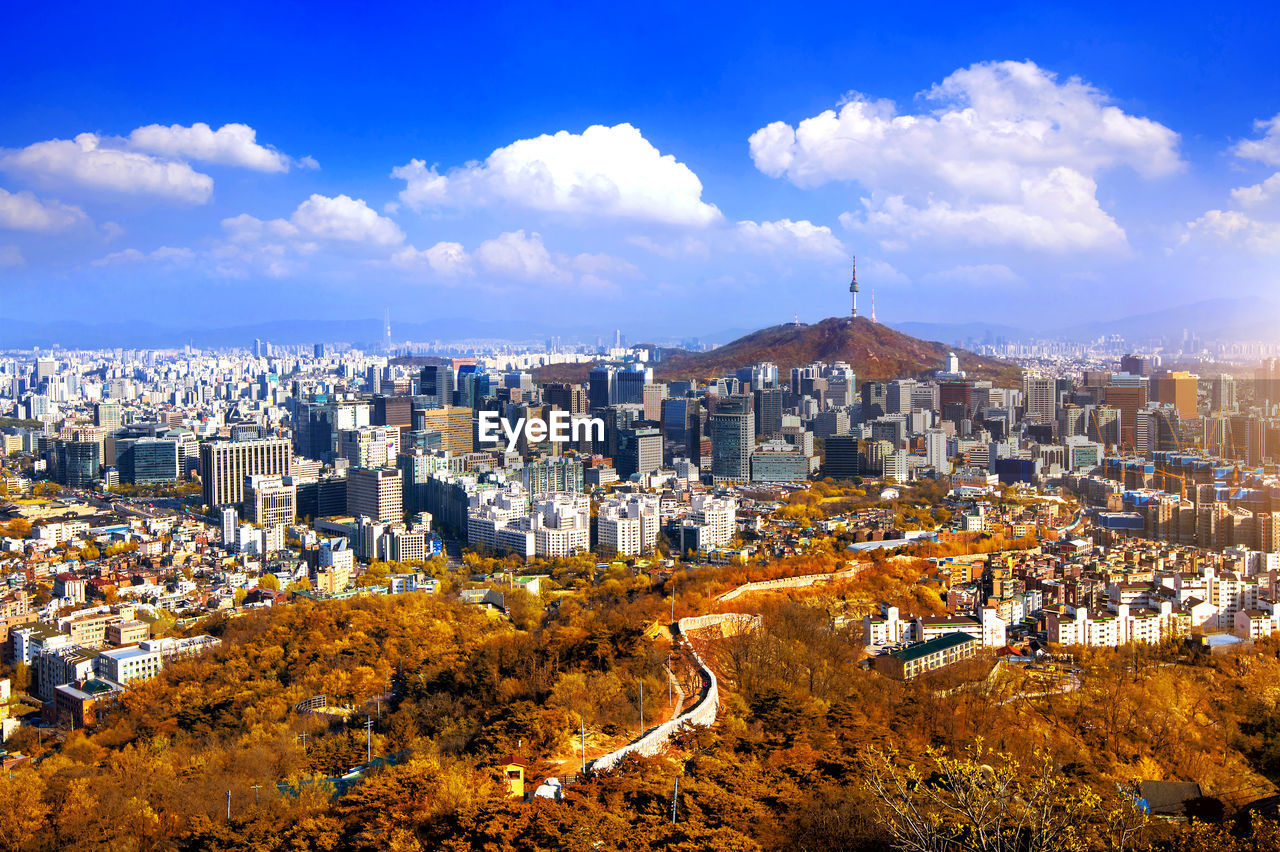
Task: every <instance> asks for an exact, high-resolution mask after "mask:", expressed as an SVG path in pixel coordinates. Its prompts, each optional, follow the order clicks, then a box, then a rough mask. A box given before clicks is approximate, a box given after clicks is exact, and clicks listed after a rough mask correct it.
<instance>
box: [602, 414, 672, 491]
mask: <svg viewBox="0 0 1280 852" xmlns="http://www.w3.org/2000/svg"><path fill="white" fill-rule="evenodd" d="M613 466H614V468H615V469H616V470H617V471H618V478H619V479H622V480H627V479H630V478H631V476H632V475H633V474H640V475H641V476H644V475H646V474H650V473H653V472H654V471H656V470H659V469H661V468H662V431H661V430H659V429H658V428H656V426H652V425H641V424H640V423H636V424H633V425H632V426H630V427H628V428H625V429H620V430H619V431H618V450H617V452H616V453H615V454H614V456H613Z"/></svg>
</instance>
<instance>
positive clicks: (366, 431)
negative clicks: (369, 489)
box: [338, 426, 400, 467]
mask: <svg viewBox="0 0 1280 852" xmlns="http://www.w3.org/2000/svg"><path fill="white" fill-rule="evenodd" d="M399 452H400V430H399V428H398V427H395V426H363V427H361V428H359V429H343V430H341V431H340V432H339V433H338V457H339V458H344V459H346V460H347V461H349V462H350V463H351V466H352V467H386V466H387V465H388V464H393V463H394V462H395V458H396V454H397V453H399Z"/></svg>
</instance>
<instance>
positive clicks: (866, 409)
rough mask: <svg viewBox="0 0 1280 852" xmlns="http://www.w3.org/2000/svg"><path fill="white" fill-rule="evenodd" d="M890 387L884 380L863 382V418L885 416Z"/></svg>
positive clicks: (871, 418)
mask: <svg viewBox="0 0 1280 852" xmlns="http://www.w3.org/2000/svg"><path fill="white" fill-rule="evenodd" d="M887 392H888V388H887V387H886V386H885V383H884V382H863V383H862V419H863V420H874V419H876V418H877V417H884V415H885V403H886V399H885V397H886V396H887Z"/></svg>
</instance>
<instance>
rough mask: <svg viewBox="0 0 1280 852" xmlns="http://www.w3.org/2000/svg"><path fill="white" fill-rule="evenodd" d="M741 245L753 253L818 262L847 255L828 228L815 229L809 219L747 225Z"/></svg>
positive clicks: (739, 229)
mask: <svg viewBox="0 0 1280 852" xmlns="http://www.w3.org/2000/svg"><path fill="white" fill-rule="evenodd" d="M735 230H736V234H737V237H738V241H739V243H740V244H741V245H742V246H743V247H745V248H746V249H748V250H750V251H757V252H765V253H772V252H782V253H786V254H793V255H804V256H809V257H818V258H837V257H843V256H844V255H845V247H844V244H843V243H841V242H840V240H839V239H837V238H836V236H835V235H834V234H832V233H831V229H830V228H828V227H827V226H826V225H815V224H813V223H812V222H810V221H808V220H807V219H801V220H800V221H798V222H793V221H791V220H790V219H779V220H778V221H776V222H752V221H749V220H748V221H743V222H739V223H738V225H737V228H736V229H735Z"/></svg>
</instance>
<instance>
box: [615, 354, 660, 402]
mask: <svg viewBox="0 0 1280 852" xmlns="http://www.w3.org/2000/svg"><path fill="white" fill-rule="evenodd" d="M614 381H615V383H616V387H617V395H616V399H615V402H618V403H624V404H630V403H635V404H638V405H644V389H645V385H649V384H652V383H653V369H652V368H650V367H641V366H639V365H638V364H637V365H632V366H629V367H626V368H624V369H621V370H619V371H618V372H617V374H616V376H615V377H614Z"/></svg>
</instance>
